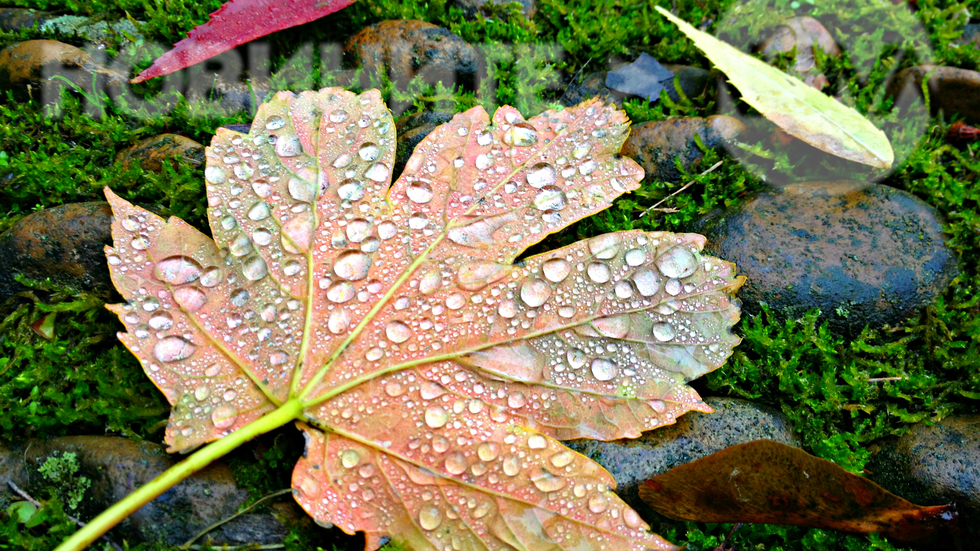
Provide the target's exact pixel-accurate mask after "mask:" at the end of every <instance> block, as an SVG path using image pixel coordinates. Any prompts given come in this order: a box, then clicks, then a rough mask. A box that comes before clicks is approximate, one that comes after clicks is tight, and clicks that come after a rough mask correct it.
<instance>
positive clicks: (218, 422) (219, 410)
mask: <svg viewBox="0 0 980 551" xmlns="http://www.w3.org/2000/svg"><path fill="white" fill-rule="evenodd" d="M237 420H238V410H236V409H235V408H234V406H232V405H230V404H221V405H220V406H218V407H216V408H214V411H212V412H211V422H212V423H214V427H215V428H217V429H226V428H228V427H230V426H232V425H234V424H235V421H237Z"/></svg>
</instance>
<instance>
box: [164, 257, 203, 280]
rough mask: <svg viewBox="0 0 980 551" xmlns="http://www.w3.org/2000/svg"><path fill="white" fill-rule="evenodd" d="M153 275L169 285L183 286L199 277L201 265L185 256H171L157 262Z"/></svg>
mask: <svg viewBox="0 0 980 551" xmlns="http://www.w3.org/2000/svg"><path fill="white" fill-rule="evenodd" d="M155 275H156V276H157V279H159V280H160V281H165V282H167V283H170V284H171V285H183V284H185V283H190V282H192V281H194V280H196V279H197V278H199V277H201V265H200V264H198V263H197V262H196V261H194V259H192V258H189V257H186V256H171V257H167V258H164V259H163V260H161V261H160V262H157V265H156V274H155Z"/></svg>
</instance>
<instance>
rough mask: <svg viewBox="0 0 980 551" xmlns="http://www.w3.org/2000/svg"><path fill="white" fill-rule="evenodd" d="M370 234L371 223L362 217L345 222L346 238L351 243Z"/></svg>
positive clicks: (357, 241) (362, 239) (361, 239)
mask: <svg viewBox="0 0 980 551" xmlns="http://www.w3.org/2000/svg"><path fill="white" fill-rule="evenodd" d="M370 235H371V223H370V222H368V221H367V220H365V219H363V218H357V219H354V220H351V221H350V223H348V224H347V239H349V240H350V241H351V243H360V242H361V241H364V240H365V239H367V238H368V237H369V236H370Z"/></svg>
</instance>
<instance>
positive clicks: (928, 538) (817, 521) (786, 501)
mask: <svg viewBox="0 0 980 551" xmlns="http://www.w3.org/2000/svg"><path fill="white" fill-rule="evenodd" d="M640 498H642V499H643V501H645V502H647V503H648V504H649V505H650V506H651V507H653V509H654V510H656V511H657V512H658V513H660V514H662V515H664V516H667V517H670V518H672V519H676V520H688V521H698V522H756V523H763V524H789V525H793V526H807V527H810V528H830V529H833V530H841V531H844V532H856V533H861V534H867V533H871V532H881V533H882V534H884V535H885V536H887V537H889V538H892V539H894V540H896V541H901V542H908V543H911V542H917V543H922V542H942V541H948V540H949V539H950V538H951V537H955V535H956V533H957V532H956V523H957V519H958V515H957V513H956V510H955V508H954V507H953V506H951V505H940V506H937V507H921V506H919V505H915V504H913V503H910V502H908V501H905V500H904V499H902V498H900V497H898V496H896V495H894V494H892V493H890V492H888V491H886V490H884V489H883V488H882V487H881V486H878V485H877V484H875V483H874V482H871V481H870V480H868V479H866V478H864V477H861V476H857V475H855V474H851V473H849V472H847V471H845V470H844V469H842V468H840V467H838V466H837V465H835V464H834V463H832V462H830V461H827V460H825V459H820V458H819V457H814V456H812V455H810V454H808V453H806V452H805V451H803V450H801V449H799V448H794V447H792V446H787V445H786V444H780V443H778V442H773V441H772V440H756V441H754V442H748V443H746V444H739V445H737V446H731V447H729V448H726V449H724V450H722V451H720V452H717V453H714V454H711V455H709V456H707V457H703V458H701V459H698V460H697V461H693V462H691V463H687V464H685V465H680V466H678V467H675V468H673V469H671V470H669V471H667V472H665V473H663V474H660V475H657V476H655V477H653V478H651V479H650V480H648V481H646V483H644V485H643V486H640Z"/></svg>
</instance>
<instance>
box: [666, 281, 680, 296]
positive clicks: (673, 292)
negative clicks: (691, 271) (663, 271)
mask: <svg viewBox="0 0 980 551" xmlns="http://www.w3.org/2000/svg"><path fill="white" fill-rule="evenodd" d="M683 289H684V285H683V284H682V283H681V282H680V281H678V280H676V279H668V280H667V283H666V284H665V285H664V291H667V294H668V295H670V296H674V297H676V296H677V295H679V294H680V292H681V291H682V290H683Z"/></svg>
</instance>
